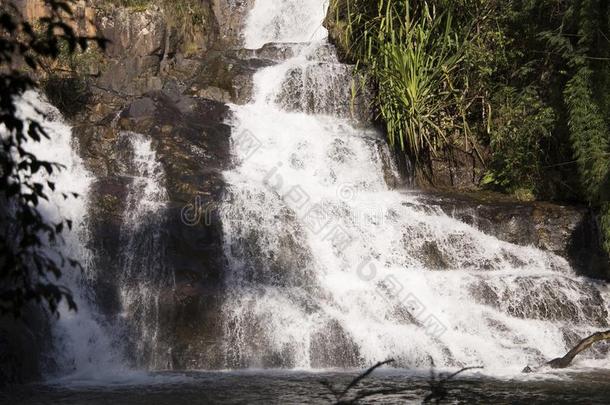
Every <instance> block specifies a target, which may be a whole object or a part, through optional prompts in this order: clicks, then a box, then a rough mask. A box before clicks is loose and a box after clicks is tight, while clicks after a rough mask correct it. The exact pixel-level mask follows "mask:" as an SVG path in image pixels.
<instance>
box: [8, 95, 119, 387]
mask: <svg viewBox="0 0 610 405" xmlns="http://www.w3.org/2000/svg"><path fill="white" fill-rule="evenodd" d="M18 114H20V116H22V117H28V118H30V119H34V120H36V121H37V122H39V123H40V124H41V125H42V127H43V128H44V129H45V130H46V131H47V133H48V134H49V137H50V139H42V140H41V142H28V144H27V145H26V148H27V149H28V150H29V151H30V152H32V153H34V154H35V155H36V156H37V157H38V158H39V159H41V160H47V161H50V162H57V163H60V164H62V165H63V166H65V168H64V169H63V170H61V171H57V170H56V171H55V172H54V173H53V174H52V175H46V174H45V175H44V179H43V178H42V176H43V174H41V173H40V172H39V174H38V176H39V179H40V180H49V181H52V182H54V183H55V185H56V188H55V191H54V192H52V193H50V194H49V197H50V198H49V201H45V200H41V201H40V204H39V206H38V209H39V210H40V212H41V213H42V214H43V217H44V218H45V219H46V220H47V221H48V222H49V223H58V222H59V221H60V220H61V219H62V218H64V219H70V220H72V221H73V228H72V230H64V232H63V238H64V240H65V243H64V244H62V245H61V246H60V247H59V248H61V249H62V251H63V254H64V255H65V256H66V257H69V258H73V259H76V260H78V261H79V262H80V263H81V265H82V266H83V269H84V271H83V273H81V272H79V271H78V269H75V268H71V267H68V266H66V268H64V269H63V275H62V277H61V279H59V280H58V282H59V283H60V284H63V285H66V286H67V287H68V288H69V289H70V291H71V292H72V294H73V296H74V299H75V301H76V304H77V307H78V311H77V312H73V311H69V310H68V309H67V306H66V305H61V306H60V308H59V315H60V317H59V319H58V320H57V321H56V322H54V324H53V330H54V345H55V346H56V347H55V353H56V356H55V361H56V362H57V368H58V371H59V372H60V373H61V374H66V373H67V374H71V375H73V376H75V377H85V376H87V377H91V376H96V377H97V376H100V375H103V374H104V373H105V372H107V373H109V374H111V373H113V372H115V371H116V370H117V368H120V367H121V364H122V362H121V357H120V355H119V354H118V353H117V352H116V351H115V350H114V349H113V346H112V339H111V337H110V336H109V335H108V334H107V331H106V329H105V328H104V325H103V320H102V317H101V316H100V315H99V314H98V312H97V309H96V307H95V305H94V304H93V298H92V291H91V289H90V286H91V283H92V282H93V281H94V280H95V278H96V277H98V274H97V272H96V271H95V269H94V268H93V266H92V265H91V262H92V252H91V251H90V250H89V249H88V248H87V244H88V243H87V241H88V239H89V235H88V230H87V205H88V192H89V188H90V186H91V183H92V180H93V176H92V175H91V173H89V171H87V169H86V168H85V166H84V164H83V161H82V159H81V158H80V157H79V156H78V154H77V152H76V150H75V148H74V146H73V140H72V130H71V128H70V127H69V126H68V125H67V124H65V123H64V122H63V120H62V118H61V115H60V113H59V111H58V110H57V109H55V108H54V107H53V106H51V105H50V104H49V103H48V102H47V101H46V100H44V99H43V98H41V97H40V96H39V95H38V94H37V93H35V92H32V91H29V92H26V93H25V94H24V95H23V97H22V100H21V101H20V102H19V103H18ZM72 193H77V194H78V198H73V197H72ZM64 195H66V196H68V198H64Z"/></svg>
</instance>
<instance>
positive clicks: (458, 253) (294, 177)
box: [223, 0, 608, 373]
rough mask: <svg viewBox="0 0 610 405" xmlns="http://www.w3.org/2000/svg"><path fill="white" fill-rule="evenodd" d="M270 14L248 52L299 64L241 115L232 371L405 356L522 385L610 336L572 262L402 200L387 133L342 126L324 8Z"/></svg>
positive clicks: (269, 80)
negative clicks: (521, 375)
mask: <svg viewBox="0 0 610 405" xmlns="http://www.w3.org/2000/svg"><path fill="white" fill-rule="evenodd" d="M274 4H275V5H276V6H275V7H270V2H266V1H257V2H256V3H255V6H254V9H253V10H252V12H251V14H250V16H249V18H248V20H247V27H246V30H245V42H246V45H248V46H253V47H259V46H262V45H263V44H265V43H267V42H270V41H274V42H283V44H279V45H276V46H277V47H282V48H283V49H285V48H290V47H292V48H293V52H292V54H294V56H293V57H290V58H288V59H287V60H285V61H283V62H281V63H279V64H277V65H275V66H272V67H268V68H265V69H263V70H261V71H259V72H258V73H257V74H256V75H255V77H254V88H255V94H254V98H253V100H252V102H251V103H250V104H248V105H245V106H233V117H234V118H233V122H232V126H233V141H234V142H233V148H234V153H235V158H236V161H237V165H236V168H235V169H233V170H231V171H229V172H227V173H226V176H225V177H226V179H227V182H228V183H229V184H230V187H229V191H230V194H231V198H230V200H229V201H230V202H228V203H227V204H226V205H225V207H224V212H223V224H224V228H225V229H224V234H225V238H226V242H225V243H226V255H227V257H228V259H229V263H230V265H229V268H230V271H229V274H228V276H227V288H228V290H229V296H228V297H227V300H226V303H225V306H224V313H223V316H224V318H225V319H226V320H227V326H226V338H225V341H226V352H227V366H228V367H230V368H236V367H289V368H300V369H311V368H314V369H315V368H324V367H353V366H362V365H365V364H371V363H373V362H376V361H379V360H383V359H386V358H389V357H393V358H395V359H397V361H398V364H399V365H400V366H403V367H426V366H427V365H429V364H430V361H431V359H433V360H434V362H435V364H437V365H440V366H443V367H455V366H463V365H482V366H485V367H486V369H487V370H489V372H498V373H506V372H519V371H520V370H521V369H522V368H523V366H524V365H525V364H538V363H541V362H543V361H544V360H545V359H550V358H554V357H556V356H557V355H558V354H562V353H564V352H565V351H566V349H568V347H569V346H570V344H571V343H573V342H572V341H570V339H572V340H573V336H574V335H575V334H576V335H579V336H582V335H586V334H589V333H591V332H592V331H595V330H598V329H600V328H604V327H606V326H607V325H608V312H607V308H608V301H607V296H608V294H607V292H605V291H603V287H602V286H600V285H597V284H595V283H594V282H592V281H590V280H587V279H584V278H582V277H578V276H577V275H575V274H574V272H573V270H572V269H571V268H570V266H569V265H568V263H567V262H566V261H565V260H564V259H562V258H560V257H558V256H555V255H553V254H550V253H547V252H544V251H541V250H538V249H535V248H533V247H524V246H517V245H513V244H510V243H506V242H502V241H500V240H498V239H496V238H494V237H492V236H489V235H486V234H483V233H482V232H480V231H478V230H476V229H475V228H473V227H471V226H468V225H466V224H464V223H462V222H460V221H458V220H456V219H453V218H450V217H448V216H447V215H445V214H443V213H442V212H441V211H440V210H439V209H438V208H435V207H431V206H427V205H425V204H423V203H420V202H419V201H418V199H417V195H414V194H409V193H404V192H400V191H399V190H394V189H392V187H391V186H389V185H388V179H392V178H394V177H395V173H394V172H395V169H394V168H393V167H392V164H391V161H392V160H391V158H390V154H389V151H388V148H387V147H386V146H385V144H384V142H383V140H382V139H381V136H380V135H379V134H378V133H376V132H375V131H373V130H366V129H362V128H361V126H360V125H355V122H354V121H353V120H350V119H348V118H345V115H346V108H345V106H346V105H349V100H347V96H346V94H345V89H349V88H350V81H349V75H348V74H346V68H345V67H344V66H343V65H341V64H340V63H339V62H338V60H337V58H336V54H335V52H334V50H333V48H332V46H330V45H329V44H328V42H327V40H326V32H325V31H324V29H323V28H321V26H320V25H321V20H322V18H323V16H324V12H323V11H321V10H323V9H324V7H325V4H326V3H325V2H324V1H323V0H317V1H307V2H297V1H292V0H283V1H279V2H274ZM303 15H307V16H310V17H311V16H313V17H315V18H313V17H311V18H305V17H303ZM292 42H299V43H300V44H298V45H292V44H291V43H292ZM303 43H305V45H304V44H303ZM341 117H343V118H341ZM390 184H391V182H390ZM441 270H442V271H441ZM595 356H598V357H599V356H601V357H602V358H606V359H607V357H605V355H604V354H595V353H594V354H592V355H591V357H595ZM606 362H607V360H606Z"/></svg>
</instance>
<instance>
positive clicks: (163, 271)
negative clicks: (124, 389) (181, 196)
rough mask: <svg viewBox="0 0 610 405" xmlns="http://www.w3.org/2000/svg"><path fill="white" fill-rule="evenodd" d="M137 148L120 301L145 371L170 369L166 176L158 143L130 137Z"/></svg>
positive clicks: (123, 234)
mask: <svg viewBox="0 0 610 405" xmlns="http://www.w3.org/2000/svg"><path fill="white" fill-rule="evenodd" d="M122 136H124V137H127V138H128V139H129V142H130V144H131V147H132V148H133V158H132V162H131V164H132V166H133V169H132V170H133V178H132V182H131V184H130V187H129V194H128V196H127V201H126V206H125V211H124V214H123V222H122V227H121V235H120V238H121V242H122V243H121V245H122V248H121V255H122V257H121V259H122V260H121V266H120V268H121V271H120V281H119V288H120V295H121V303H122V306H123V313H122V318H123V319H124V324H125V325H124V327H125V329H127V330H128V331H129V332H128V334H129V336H128V337H127V338H128V340H131V341H133V344H134V349H135V350H134V352H135V353H134V354H135V361H136V363H137V364H138V365H139V366H146V367H148V368H151V369H163V368H167V366H168V362H169V360H168V358H167V356H164V355H163V353H168V350H169V348H165V349H163V348H162V347H160V342H159V335H160V329H159V328H160V322H159V292H160V288H162V287H163V286H167V285H170V284H171V283H172V281H173V280H172V278H171V274H170V273H169V272H168V271H167V266H166V265H165V261H164V248H163V246H162V242H161V233H162V227H163V223H164V215H165V208H166V206H167V202H168V195H167V189H166V185H165V171H164V169H163V166H162V165H161V163H160V162H159V161H158V160H157V154H156V152H155V150H154V149H153V147H152V142H151V140H150V139H149V138H147V137H145V136H144V135H141V134H137V133H133V132H125V133H123V134H122Z"/></svg>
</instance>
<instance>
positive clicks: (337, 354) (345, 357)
mask: <svg viewBox="0 0 610 405" xmlns="http://www.w3.org/2000/svg"><path fill="white" fill-rule="evenodd" d="M311 340H312V343H311V347H310V357H311V367H312V368H318V369H319V368H330V367H340V368H355V367H358V366H359V365H360V363H361V361H360V360H361V359H360V355H359V350H358V346H357V345H356V344H355V343H354V341H353V340H352V339H351V338H350V336H349V335H348V334H347V333H346V332H345V330H344V329H343V327H341V325H340V324H339V322H337V321H336V320H331V321H329V322H328V323H327V324H326V326H325V327H324V328H323V329H322V330H320V331H317V332H316V333H314V335H313V336H312V339H311Z"/></svg>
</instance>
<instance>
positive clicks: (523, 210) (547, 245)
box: [420, 192, 610, 279]
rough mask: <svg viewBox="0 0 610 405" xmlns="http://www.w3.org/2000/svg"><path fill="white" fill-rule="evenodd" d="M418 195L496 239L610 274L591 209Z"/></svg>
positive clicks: (481, 197) (586, 272)
mask: <svg viewBox="0 0 610 405" xmlns="http://www.w3.org/2000/svg"><path fill="white" fill-rule="evenodd" d="M420 200H421V201H424V202H426V203H427V204H428V205H430V206H436V207H438V208H440V209H441V210H442V211H443V212H445V213H446V214H447V215H449V216H452V217H454V218H457V219H459V220H460V221H462V222H465V223H467V224H469V225H472V226H474V227H476V228H478V229H480V230H481V231H483V232H485V233H487V234H489V235H493V236H495V237H497V238H498V239H501V240H504V241H507V242H510V243H514V244H517V245H522V246H528V245H531V246H535V247H537V248H540V249H543V250H546V251H549V252H552V253H554V254H557V255H559V256H562V257H564V258H565V259H567V260H568V261H569V262H570V264H571V265H572V266H573V267H574V268H575V269H576V271H578V272H580V273H581V274H583V275H586V276H590V277H596V278H604V279H610V259H609V258H608V256H607V255H606V254H605V252H604V251H603V248H602V245H601V236H600V232H599V229H598V227H597V225H596V222H595V216H594V213H593V212H592V211H591V210H590V209H588V208H586V207H578V206H565V205H559V204H552V203H546V202H519V201H514V200H511V199H510V198H509V197H506V196H502V195H496V194H458V193H446V192H426V193H424V194H422V195H421V196H420ZM513 259H515V260H516V258H513ZM515 264H516V265H519V263H517V262H515Z"/></svg>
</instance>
